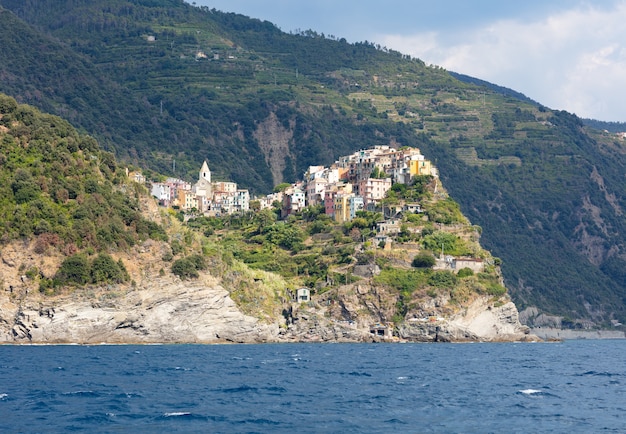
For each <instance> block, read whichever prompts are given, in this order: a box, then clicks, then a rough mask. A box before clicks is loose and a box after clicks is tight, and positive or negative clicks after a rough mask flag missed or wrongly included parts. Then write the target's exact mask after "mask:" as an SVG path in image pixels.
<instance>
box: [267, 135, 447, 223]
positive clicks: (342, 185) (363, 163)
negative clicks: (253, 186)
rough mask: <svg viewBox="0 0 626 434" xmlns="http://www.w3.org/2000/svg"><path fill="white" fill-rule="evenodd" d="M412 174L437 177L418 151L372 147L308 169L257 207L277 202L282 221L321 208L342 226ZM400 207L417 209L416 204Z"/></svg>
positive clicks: (404, 182) (372, 205)
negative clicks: (300, 177) (307, 209)
mask: <svg viewBox="0 0 626 434" xmlns="http://www.w3.org/2000/svg"><path fill="white" fill-rule="evenodd" d="M416 175H433V176H437V170H436V168H435V167H434V166H433V165H432V164H431V162H430V161H428V160H426V159H425V158H424V156H423V155H422V154H421V153H420V150H419V149H417V148H402V149H394V148H391V147H389V146H376V147H374V148H371V149H365V150H361V151H358V152H355V153H353V154H351V155H347V156H345V157H340V158H339V160H337V161H335V163H333V164H332V165H331V166H330V167H324V166H310V167H309V169H308V170H307V171H306V173H305V174H304V179H303V180H302V181H300V182H297V183H295V184H292V185H291V186H290V187H288V188H287V189H285V190H284V191H282V192H278V193H274V194H271V195H268V196H266V197H265V198H262V199H261V200H260V202H261V208H266V207H271V206H272V204H274V203H276V202H278V203H280V204H281V216H282V217H283V218H285V217H287V216H288V215H290V214H293V213H296V212H298V211H301V210H302V209H303V208H304V207H305V206H309V205H322V206H323V207H324V212H325V213H326V214H327V215H329V216H331V217H333V218H334V219H335V221H336V222H338V223H343V222H346V221H350V220H352V219H353V218H354V217H355V216H356V213H357V211H362V210H368V211H374V210H375V209H377V208H378V207H379V206H380V202H381V200H382V199H384V198H385V196H386V194H387V192H388V191H389V190H390V189H391V186H392V184H393V183H400V184H408V183H409V181H410V180H411V178H412V177H413V176H416ZM404 206H405V207H408V208H411V211H418V210H419V205H418V204H406V205H404ZM407 210H408V209H407Z"/></svg>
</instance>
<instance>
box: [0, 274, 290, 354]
mask: <svg viewBox="0 0 626 434" xmlns="http://www.w3.org/2000/svg"><path fill="white" fill-rule="evenodd" d="M207 279H208V280H207ZM207 279H205V280H200V281H194V282H183V281H180V280H179V279H174V278H159V279H155V280H154V281H152V282H151V283H149V284H146V285H145V286H143V287H140V288H136V289H130V290H128V291H127V292H124V293H122V294H110V293H104V294H101V296H100V297H98V298H97V299H94V298H91V299H88V297H78V296H76V295H75V294H74V295H73V296H72V295H70V296H64V297H55V298H54V299H49V298H44V297H41V296H39V294H31V295H28V294H22V295H21V296H20V297H23V298H22V299H20V297H16V298H15V299H14V300H11V299H10V298H8V299H7V298H6V297H5V295H6V294H3V298H4V299H3V300H2V303H1V305H0V342H7V343H8V342H12V343H20V342H23V343H79V344H93V343H212V342H241V343H252V342H268V341H276V340H277V337H278V325H277V324H263V323H261V322H259V321H258V320H257V319H256V318H253V317H250V316H246V315H244V314H243V313H241V311H240V310H239V309H238V308H237V306H236V304H235V303H234V302H233V300H232V299H231V298H230V297H229V294H228V291H226V290H225V289H224V288H222V287H221V286H219V285H216V284H215V283H214V282H211V281H210V278H207ZM81 298H82V299H81Z"/></svg>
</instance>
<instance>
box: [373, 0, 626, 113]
mask: <svg viewBox="0 0 626 434" xmlns="http://www.w3.org/2000/svg"><path fill="white" fill-rule="evenodd" d="M625 22H626V2H625V1H620V2H619V3H617V4H616V5H615V6H614V7H613V8H610V9H607V8H605V9H602V10H600V9H597V8H594V7H593V6H590V5H586V6H577V7H575V8H573V9H570V10H567V11H564V12H561V13H558V14H554V15H551V16H548V17H545V18H543V19H541V20H536V21H532V22H528V21H526V22H522V21H517V20H500V21H494V22H492V23H490V24H489V25H487V26H484V27H481V28H473V29H469V30H468V29H464V30H461V31H458V32H454V31H452V32H448V33H441V32H429V33H422V34H414V35H383V36H379V37H377V38H376V40H380V41H381V44H382V45H385V46H387V47H390V48H393V49H396V50H398V51H401V52H403V53H407V54H411V55H413V56H415V57H419V58H421V59H422V60H424V61H425V62H427V63H433V64H436V65H440V66H443V67H445V68H447V69H449V70H451V71H456V72H460V73H463V74H468V75H472V76H475V77H477V78H481V79H484V80H488V81H491V82H493V83H495V84H499V85H502V86H507V87H510V88H512V89H514V90H517V91H519V92H522V93H524V94H526V95H527V96H529V97H531V98H533V99H535V100H537V101H539V102H540V103H542V104H545V105H547V106H549V107H551V108H555V109H564V110H567V111H570V112H574V113H576V114H578V115H579V116H582V117H593V118H597V119H602V120H610V121H622V122H624V121H626V103H625V101H626V26H625V25H624V23H625Z"/></svg>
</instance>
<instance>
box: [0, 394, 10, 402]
mask: <svg viewBox="0 0 626 434" xmlns="http://www.w3.org/2000/svg"><path fill="white" fill-rule="evenodd" d="M7 396H9V395H7V394H6V393H0V401H2V400H4V398H6V397H7Z"/></svg>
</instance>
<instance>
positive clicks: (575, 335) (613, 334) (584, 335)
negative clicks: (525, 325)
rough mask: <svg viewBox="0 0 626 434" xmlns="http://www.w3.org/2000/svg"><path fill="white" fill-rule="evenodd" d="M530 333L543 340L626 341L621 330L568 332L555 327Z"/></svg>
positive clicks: (625, 335) (534, 329) (540, 328)
mask: <svg viewBox="0 0 626 434" xmlns="http://www.w3.org/2000/svg"><path fill="white" fill-rule="evenodd" d="M530 333H532V334H533V335H535V336H537V337H539V338H540V339H543V340H546V341H547V340H574V339H626V333H625V332H623V331H620V330H567V329H558V328H553V327H536V328H531V329H530Z"/></svg>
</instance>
